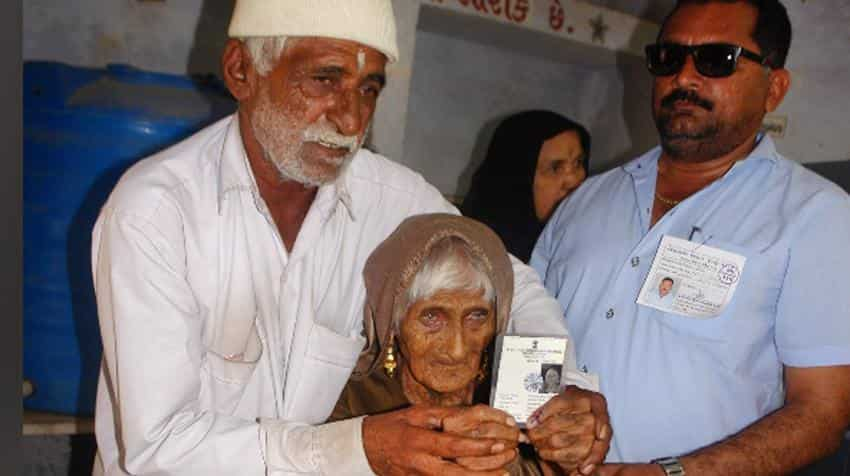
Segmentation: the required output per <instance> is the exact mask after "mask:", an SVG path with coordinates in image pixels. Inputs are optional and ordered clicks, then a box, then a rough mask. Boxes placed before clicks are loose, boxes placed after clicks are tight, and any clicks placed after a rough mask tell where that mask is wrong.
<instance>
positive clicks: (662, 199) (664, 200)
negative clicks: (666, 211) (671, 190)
mask: <svg viewBox="0 0 850 476" xmlns="http://www.w3.org/2000/svg"><path fill="white" fill-rule="evenodd" d="M655 198H657V199H658V201H659V202H661V203H663V204H665V205H667V206H669V207H675V206H676V205H678V204H679V203H680V202H681V200H670V199H669V198H665V197H662V196H661V194H659V193H658V192H655Z"/></svg>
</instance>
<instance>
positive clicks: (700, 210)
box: [531, 0, 850, 475]
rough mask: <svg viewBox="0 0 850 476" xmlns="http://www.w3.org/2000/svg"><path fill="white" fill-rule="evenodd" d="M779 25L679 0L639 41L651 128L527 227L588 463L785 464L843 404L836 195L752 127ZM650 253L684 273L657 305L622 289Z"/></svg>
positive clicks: (763, 108) (828, 425)
mask: <svg viewBox="0 0 850 476" xmlns="http://www.w3.org/2000/svg"><path fill="white" fill-rule="evenodd" d="M790 39H791V26H790V22H789V21H788V17H787V13H786V11H785V9H784V7H782V5H781V4H779V3H778V1H776V0H764V1H756V0H751V1H739V2H735V1H720V0H714V1H712V0H709V1H696V0H694V1H686V0H681V1H680V2H679V4H678V5H677V7H676V8H675V9H674V11H673V12H672V13H671V14H670V16H668V17H667V19H666V20H665V22H664V24H663V27H662V30H661V32H660V34H659V40H658V43H657V44H656V45H651V46H649V47H647V65H648V68H649V70H650V72H651V73H652V74H653V75H654V76H655V80H654V90H653V115H654V118H655V122H656V125H657V128H658V131H659V136H660V142H661V146H660V147H659V148H656V149H654V150H652V151H650V152H648V153H647V154H645V155H644V156H642V157H639V158H637V159H635V160H633V161H631V162H629V163H627V164H626V165H624V166H623V167H620V168H617V169H615V170H611V171H609V172H607V173H605V174H602V175H600V176H597V177H594V178H592V179H590V180H588V181H587V182H586V183H585V184H584V185H583V186H582V187H581V188H580V189H579V190H578V191H576V192H575V193H574V194H573V195H572V196H571V197H570V198H569V200H567V201H565V202H564V203H563V204H562V205H561V206H560V208H559V210H558V211H557V212H556V214H555V216H553V218H552V220H551V221H550V222H549V224H548V226H547V228H546V229H545V230H544V232H543V234H542V235H541V237H540V240H539V241H538V243H537V246H536V248H535V250H534V253H533V255H532V258H531V264H532V266H533V267H534V268H535V269H536V270H537V271H538V272H539V273H540V274H541V276H542V277H543V278H544V280H545V284H546V287H547V288H548V289H549V290H550V291H551V292H553V293H554V294H555V295H556V296H557V297H558V300H559V301H560V303H561V305H562V306H563V307H564V310H565V313H564V314H565V316H566V322H567V325H568V327H569V330H570V333H571V335H572V336H573V338H574V340H575V343H576V348H577V354H578V365H579V367H583V368H585V369H586V370H587V371H588V372H592V373H597V374H598V375H599V377H600V382H601V389H602V392H603V393H604V394H605V396H606V398H607V399H608V406H609V411H610V414H611V424H612V427H613V429H614V438H613V440H612V444H611V451H610V452H609V454H608V459H607V460H608V462H609V463H626V464H606V465H605V466H603V467H601V468H600V474H603V475H611V474H618V475H642V474H645V475H664V474H667V475H673V474H677V475H679V474H685V472H687V474H690V475H693V474H700V475H703V474H708V475H714V474H717V475H732V474H746V475H754V474H786V473H789V472H792V471H794V470H796V469H798V468H800V467H803V466H805V465H806V464H808V463H810V462H812V461H814V460H816V459H818V458H821V457H823V456H825V455H827V454H828V453H830V452H831V451H834V450H835V449H836V448H837V447H838V444H839V443H840V440H841V437H842V434H843V432H844V429H845V428H846V427H847V426H848V423H850V365H848V364H850V288H848V285H847V284H846V283H847V281H846V279H845V274H846V273H847V271H848V270H850V248H848V246H847V239H848V237H850V197H848V196H847V194H845V193H844V192H843V191H841V190H840V189H839V188H838V187H837V186H835V185H833V184H832V183H830V182H828V181H826V180H824V179H821V178H820V177H818V176H816V175H814V174H813V173H811V172H808V171H806V170H805V169H804V168H803V167H801V166H800V165H798V164H795V163H794V162H791V161H789V160H787V159H785V158H783V157H782V156H780V155H779V154H778V153H777V151H776V149H775V147H774V144H773V142H772V140H771V139H770V137H767V136H762V135H760V134H759V127H760V124H761V122H762V119H763V117H764V115H765V114H766V113H768V112H771V111H773V110H774V109H776V107H778V106H779V104H780V103H781V101H782V99H783V97H784V95H785V93H786V92H787V90H788V87H789V84H790V78H789V73H788V71H787V70H785V69H784V63H785V57H786V55H787V52H788V49H789V46H790ZM662 238H663V239H664V240H665V245H663V246H662ZM671 242H675V243H678V244H676V246H677V247H678V248H675V249H673V248H670V247H668V246H667V243H671ZM683 244H684V245H683ZM662 248H663V250H662ZM671 249H672V250H673V251H670V250H671ZM677 250H678V251H682V250H684V251H682V252H681V253H680V254H679V255H677V254H676V252H677ZM662 251H663V253H662ZM718 256H720V257H721V258H718ZM726 258H729V261H728V262H729V263H734V265H730V264H723V263H720V262H719V261H718V260H719V259H726ZM659 265H662V266H667V269H670V270H673V271H675V272H676V273H678V274H676V276H680V277H681V276H685V277H688V278H689V279H690V278H691V277H694V279H691V281H690V282H687V283H686V282H682V280H681V278H679V279H677V283H679V284H677V286H678V290H677V292H676V293H677V305H676V308H675V309H673V310H670V311H666V312H665V311H661V310H658V309H655V308H653V307H650V306H645V305H643V304H638V303H637V302H636V301H637V299H638V295H639V293H640V292H641V289H643V287H644V284H645V282H646V281H647V280H650V285H653V284H654V283H655V281H653V280H654V279H658V278H657V277H656V273H657V272H658V271H657V270H655V269H653V272H652V273H650V268H655V267H656V266H659ZM712 266H715V267H716V268H717V269H718V270H719V271H718V272H717V273H714V271H713V270H714V268H712ZM706 270H708V271H706ZM665 272H666V271H665ZM712 276H714V277H716V279H714V281H712V280H710V279H707V278H711V277H712ZM697 278H699V279H697ZM700 279H702V281H700ZM710 281H711V282H710ZM686 285H687V286H689V287H688V288H687V292H685V288H684V286H686ZM652 291H653V292H654V291H655V290H654V289H652ZM686 299H690V301H691V302H692V303H696V304H699V305H700V306H703V308H705V309H709V310H711V309H713V310H714V311H716V312H714V313H712V312H705V313H703V314H699V313H696V312H693V313H692V312H689V311H688V309H690V308H687V307H683V306H680V305H679V303H680V301H682V302H685V301H684V300H686ZM712 299H713V301H712ZM674 311H675V312H674ZM653 461H654V462H655V463H650V462H653ZM656 463H657V464H656Z"/></svg>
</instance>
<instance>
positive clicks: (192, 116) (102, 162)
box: [23, 62, 236, 415]
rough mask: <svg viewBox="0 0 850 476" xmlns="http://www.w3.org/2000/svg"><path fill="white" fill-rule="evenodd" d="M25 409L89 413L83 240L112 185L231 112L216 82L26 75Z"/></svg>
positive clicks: (114, 69) (47, 67)
mask: <svg viewBox="0 0 850 476" xmlns="http://www.w3.org/2000/svg"><path fill="white" fill-rule="evenodd" d="M23 99H24V322H23V329H24V361H23V364H24V366H23V367H24V368H23V371H24V378H26V379H29V380H31V381H32V382H33V384H34V387H35V392H34V393H33V394H32V396H30V397H28V398H26V399H25V400H24V407H25V408H28V409H32V410H41V411H52V412H59V413H66V414H74V415H91V414H93V412H94V400H95V390H96V387H97V376H98V371H99V368H100V356H101V344H100V332H99V329H98V324H97V307H96V304H95V299H94V289H93V287H92V279H91V250H90V247H91V230H92V227H93V225H94V222H95V219H96V218H97V214H98V213H99V211H100V208H101V206H102V205H103V203H104V202H105V201H106V198H107V196H108V195H109V193H110V191H111V190H112V188H113V186H114V185H115V183H116V182H117V181H118V178H119V177H120V176H121V174H122V173H123V172H124V171H125V170H126V169H127V168H128V167H129V166H130V165H131V164H133V163H134V162H135V161H137V160H139V159H141V158H144V157H145V156H147V155H150V154H151V153H153V152H156V151H158V150H160V149H162V148H164V147H166V146H168V145H171V144H173V143H175V142H177V141H179V140H180V139H182V138H184V137H186V136H188V135H190V134H191V133H192V132H195V131H197V130H198V129H200V128H201V127H203V126H205V125H207V124H209V123H211V122H213V121H215V120H217V119H219V118H221V117H223V116H225V115H227V114H229V113H231V112H233V111H234V110H235V109H236V103H235V102H234V101H233V99H232V98H231V97H230V96H229V95H228V94H227V91H226V90H225V89H224V87H223V86H222V85H221V84H220V83H218V82H217V81H215V80H214V79H206V80H200V79H190V78H188V77H183V76H173V75H167V74H160V73H150V72H145V71H141V70H138V69H134V68H132V67H128V66H123V65H110V66H108V67H107V68H106V69H85V68H77V67H72V66H68V65H63V64H59V63H51V62H28V63H25V64H24V98H23Z"/></svg>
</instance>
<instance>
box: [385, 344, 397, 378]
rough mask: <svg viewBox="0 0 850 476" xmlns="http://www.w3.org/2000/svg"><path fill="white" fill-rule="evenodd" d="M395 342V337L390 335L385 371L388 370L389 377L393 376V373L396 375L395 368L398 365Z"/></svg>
mask: <svg viewBox="0 0 850 476" xmlns="http://www.w3.org/2000/svg"><path fill="white" fill-rule="evenodd" d="M394 344H395V342H394V339H393V337H392V336H390V345H389V347H388V348H387V355H386V357H384V372H386V374H387V377H389V378H393V375H395V368H396V366H397V364H396V361H395V354H394V353H393V347H395V345H394Z"/></svg>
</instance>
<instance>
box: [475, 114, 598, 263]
mask: <svg viewBox="0 0 850 476" xmlns="http://www.w3.org/2000/svg"><path fill="white" fill-rule="evenodd" d="M566 131H576V133H577V134H578V137H579V141H580V142H581V147H582V151H583V152H584V163H583V165H584V170H585V171H586V172H589V169H588V164H589V160H590V134H588V132H587V129H585V128H584V127H583V126H582V125H581V124H578V123H576V122H574V121H571V120H569V119H567V118H566V117H564V116H561V115H560V114H556V113H554V112H551V111H526V112H521V113H518V114H515V115H513V116H510V117H508V118H507V119H505V120H504V121H502V123H501V124H499V127H497V128H496V131H495V132H494V134H493V139H492V140H491V141H490V147H489V148H488V149H487V156H486V157H485V159H484V162H482V163H481V166H480V167H479V168H478V170H477V171H476V172H475V175H473V177H472V184H471V186H470V188H469V193H467V195H466V198H465V199H464V201H463V205H461V210H462V211H463V214H464V215H466V216H469V217H471V218H474V219H476V220H479V221H481V222H483V223H485V224H486V225H488V226H489V227H490V228H492V229H493V230H494V231H495V232H496V234H498V235H499V237H500V238H501V239H502V241H503V242H504V243H505V247H506V248H507V249H508V252H510V253H511V254H513V255H514V256H516V257H517V258H518V259H520V260H522V261H524V262H526V263H527V262H528V260H529V258H530V257H531V251H532V249H533V248H534V244H535V243H536V242H537V237H538V236H540V232H541V231H543V226H544V225H545V223H541V222H540V221H539V220H537V216H536V215H535V213H534V191H533V186H534V174H535V171H536V170H537V158H538V156H539V155H540V148H541V147H542V146H543V142H545V141H547V140H549V139H551V138H552V137H555V136H556V135H558V134H560V133H562V132H566Z"/></svg>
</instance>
